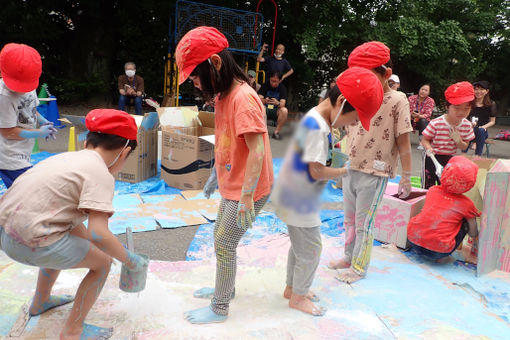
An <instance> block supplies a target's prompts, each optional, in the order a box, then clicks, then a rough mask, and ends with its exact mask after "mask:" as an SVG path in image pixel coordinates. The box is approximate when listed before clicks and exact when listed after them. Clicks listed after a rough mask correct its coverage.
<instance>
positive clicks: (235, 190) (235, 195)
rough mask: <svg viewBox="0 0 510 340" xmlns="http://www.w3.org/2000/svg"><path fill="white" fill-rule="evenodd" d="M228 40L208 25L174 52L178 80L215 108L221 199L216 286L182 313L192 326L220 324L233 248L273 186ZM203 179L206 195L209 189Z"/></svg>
mask: <svg viewBox="0 0 510 340" xmlns="http://www.w3.org/2000/svg"><path fill="white" fill-rule="evenodd" d="M227 48H228V41H227V39H226V38H225V36H224V35H223V34H221V33H220V32H219V31H218V30H217V29H215V28H213V27H205V26H202V27H197V28H195V29H193V30H191V31H189V32H188V33H186V35H184V37H182V39H181V41H180V42H179V44H178V45H177V49H176V51H175V59H176V62H177V66H178V68H179V82H180V83H182V82H184V81H185V80H186V79H188V77H189V78H190V79H191V80H192V81H193V84H194V85H195V87H197V88H198V89H199V90H200V91H201V92H202V95H203V96H204V99H205V100H209V99H211V98H214V97H215V96H217V98H216V104H215V113H216V114H215V130H216V133H215V134H216V140H215V162H216V164H215V170H213V175H212V179H214V178H215V177H216V175H215V173H216V174H217V179H218V181H217V182H218V187H219V190H220V194H221V197H222V200H221V203H220V208H219V211H218V218H217V219H216V224H215V226H214V248H215V252H216V285H215V288H214V289H212V288H203V289H201V290H199V291H197V292H195V296H196V297H203V298H209V297H211V296H212V297H213V299H212V302H211V304H210V306H207V307H204V308H200V309H197V310H193V311H190V312H187V313H186V314H185V318H186V319H187V320H188V321H189V322H191V323H211V322H223V321H225V320H226V319H227V315H228V309H229V303H230V300H231V298H232V297H233V296H234V285H235V275H236V266H237V264H236V248H237V245H238V244H239V241H240V239H241V237H242V236H243V235H244V233H245V232H246V230H247V228H249V227H251V225H252V223H253V221H254V220H255V216H256V215H257V214H258V212H259V211H260V210H261V209H262V206H263V205H264V204H265V202H266V200H267V198H268V196H269V193H270V192H271V186H272V184H273V166H272V160H271V148H270V146H269V138H268V134H267V127H266V114H265V110H264V105H263V104H262V102H261V101H260V98H259V96H258V95H257V93H256V92H255V90H254V89H253V88H252V87H251V86H250V84H249V80H248V77H247V76H246V74H245V73H244V71H243V70H242V69H241V68H240V67H239V66H238V65H237V64H236V62H235V60H234V58H233V56H232V54H231V53H230V51H228V50H227ZM214 188H215V181H214V180H211V181H208V184H207V187H206V188H205V191H206V193H211V192H212V191H214Z"/></svg>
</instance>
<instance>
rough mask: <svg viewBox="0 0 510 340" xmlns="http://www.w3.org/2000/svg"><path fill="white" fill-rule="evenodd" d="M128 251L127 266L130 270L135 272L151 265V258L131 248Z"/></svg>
mask: <svg viewBox="0 0 510 340" xmlns="http://www.w3.org/2000/svg"><path fill="white" fill-rule="evenodd" d="M126 252H127V258H128V259H127V261H126V266H127V267H128V268H129V270H131V271H133V272H139V271H142V270H143V269H144V268H146V267H147V266H148V265H149V260H147V259H146V258H145V257H142V256H140V255H138V254H135V253H133V252H131V251H129V250H126Z"/></svg>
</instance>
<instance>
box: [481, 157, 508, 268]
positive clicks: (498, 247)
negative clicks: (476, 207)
mask: <svg viewBox="0 0 510 340" xmlns="http://www.w3.org/2000/svg"><path fill="white" fill-rule="evenodd" d="M483 201H484V205H483V210H482V219H481V220H482V221H481V225H480V234H479V242H478V265H477V274H478V275H481V274H487V273H490V272H491V271H493V270H502V271H505V272H510V213H509V212H510V160H508V159H499V160H497V161H496V162H495V163H494V165H493V166H492V168H491V169H490V170H489V173H488V174H487V179H486V181H485V190H484V196H483Z"/></svg>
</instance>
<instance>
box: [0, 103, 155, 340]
mask: <svg viewBox="0 0 510 340" xmlns="http://www.w3.org/2000/svg"><path fill="white" fill-rule="evenodd" d="M85 122H86V125H87V128H88V129H89V131H90V132H89V133H88V135H87V140H86V142H85V149H84V150H82V151H78V152H66V153H61V154H59V155H56V156H53V157H50V158H48V159H46V160H44V161H42V162H40V163H38V164H37V165H35V166H34V167H33V168H31V169H29V170H28V171H26V172H25V173H24V174H23V175H21V176H20V177H19V178H18V179H17V180H16V181H15V182H14V184H13V185H12V187H11V188H10V189H9V190H7V191H6V192H5V194H4V195H3V196H2V197H1V199H0V248H1V249H2V250H3V251H4V252H5V253H6V254H7V255H8V256H9V257H11V258H12V259H13V260H16V261H18V262H21V263H23V264H26V265H30V266H36V267H39V268H40V269H39V277H38V279H37V288H36V292H35V295H34V299H33V301H32V305H31V306H30V309H29V313H30V315H39V314H41V313H44V312H45V311H47V310H48V309H51V308H54V307H57V306H60V305H63V304H66V303H69V302H72V301H73V300H74V305H73V308H72V310H71V313H70V315H69V317H68V319H67V321H66V323H65V324H64V328H63V329H62V332H61V333H60V338H61V339H77V338H84V339H89V338H94V339H95V338H98V339H99V338H100V339H107V338H109V337H110V336H111V335H112V333H113V329H111V328H110V329H107V328H100V327H97V326H93V325H88V324H85V323H84V320H85V318H86V317H87V314H88V312H89V311H90V309H91V308H92V305H93V304H94V302H95V301H96V299H97V297H98V295H99V293H100V292H101V289H102V288H103V284H104V282H105V280H106V277H107V276H108V273H109V271H110V265H111V263H112V257H113V258H116V259H117V260H119V261H121V262H123V263H125V264H126V265H127V266H128V267H129V268H130V269H132V270H134V271H139V270H142V269H143V268H144V267H145V266H146V265H147V261H146V260H145V259H144V258H143V257H141V256H139V255H136V254H134V253H132V252H130V251H127V250H126V249H125V248H124V247H123V245H122V244H121V243H120V242H119V241H118V240H117V238H116V237H115V236H114V235H113V234H112V233H111V232H110V231H109V230H108V218H109V217H110V216H111V215H112V214H113V212H114V211H113V206H112V199H113V194H114V186H115V179H114V177H113V174H115V173H117V172H118V171H119V170H120V169H121V168H122V166H123V165H124V163H125V161H126V158H127V157H128V155H129V153H130V152H131V151H132V150H134V149H135V148H136V145H137V142H136V135H137V127H136V123H135V121H134V119H133V118H132V117H131V116H129V115H128V114H127V113H125V112H122V111H117V110H109V109H97V110H92V111H91V112H89V114H88V115H87V117H86V119H85ZM87 219H88V227H87V228H86V227H85V226H84V225H83V221H85V220H87ZM70 268H88V269H89V272H88V274H87V275H86V276H85V278H84V279H83V280H82V282H81V284H80V286H79V288H78V290H77V292H76V296H75V297H73V296H69V295H65V296H52V295H51V290H52V287H53V284H54V283H55V281H56V279H57V277H58V275H59V273H60V270H62V269H70Z"/></svg>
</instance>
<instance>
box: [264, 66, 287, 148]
mask: <svg viewBox="0 0 510 340" xmlns="http://www.w3.org/2000/svg"><path fill="white" fill-rule="evenodd" d="M259 97H260V99H261V100H262V103H263V104H264V105H265V106H266V114H267V119H271V120H276V121H277V123H276V129H275V130H274V132H273V136H272V137H273V138H274V139H282V137H281V135H280V131H281V129H282V127H283V125H284V124H285V121H286V120H287V116H288V114H289V111H288V110H287V108H286V107H285V104H286V103H287V88H286V87H285V85H283V84H282V76H281V75H280V73H274V74H272V75H271V76H270V77H269V83H266V84H264V85H262V87H261V88H260V90H259Z"/></svg>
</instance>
